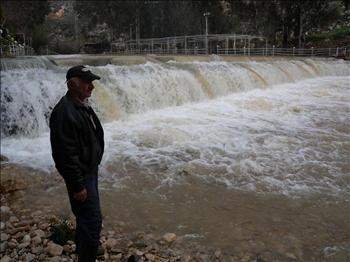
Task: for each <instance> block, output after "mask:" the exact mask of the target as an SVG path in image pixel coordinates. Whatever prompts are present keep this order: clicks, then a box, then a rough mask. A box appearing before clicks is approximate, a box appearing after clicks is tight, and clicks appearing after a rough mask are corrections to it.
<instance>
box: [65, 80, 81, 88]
mask: <svg viewBox="0 0 350 262" xmlns="http://www.w3.org/2000/svg"><path fill="white" fill-rule="evenodd" d="M67 86H68V89H76V88H77V87H79V79H78V78H76V77H73V78H71V79H69V80H68V82H67Z"/></svg>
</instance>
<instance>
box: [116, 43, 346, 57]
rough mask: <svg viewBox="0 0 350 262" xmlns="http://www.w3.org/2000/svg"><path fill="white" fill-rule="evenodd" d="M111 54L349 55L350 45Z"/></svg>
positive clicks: (179, 49)
mask: <svg viewBox="0 0 350 262" xmlns="http://www.w3.org/2000/svg"><path fill="white" fill-rule="evenodd" d="M111 53H113V54H118V55H143V54H157V55H169V54H170V55H205V54H217V55H237V56H292V57H293V56H314V57H316V56H318V57H349V56H350V46H346V47H336V48H275V47H269V48H249V47H248V48H246V47H243V48H225V47H224V48H222V47H220V46H216V47H214V48H213V47H212V48H210V49H209V50H208V51H207V50H206V49H205V48H197V47H194V48H186V49H184V48H176V47H175V48H170V49H169V48H167V49H164V48H144V49H141V48H137V49H125V50H113V49H112V52H111Z"/></svg>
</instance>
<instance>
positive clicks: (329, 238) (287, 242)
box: [0, 159, 350, 262]
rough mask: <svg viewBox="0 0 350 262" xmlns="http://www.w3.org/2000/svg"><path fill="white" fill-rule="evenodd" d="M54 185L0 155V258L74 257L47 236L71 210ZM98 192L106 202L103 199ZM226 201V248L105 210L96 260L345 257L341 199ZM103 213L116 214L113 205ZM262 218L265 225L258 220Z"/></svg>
mask: <svg viewBox="0 0 350 262" xmlns="http://www.w3.org/2000/svg"><path fill="white" fill-rule="evenodd" d="M59 185H60V187H62V181H61V180H60V177H59V176H58V175H48V174H43V173H41V172H40V171H38V170H33V169H30V168H28V167H21V166H19V165H14V164H10V163H8V162H7V161H6V159H2V164H1V186H0V192H1V245H0V262H6V261H28V262H29V261H76V254H75V243H74V241H73V240H74V238H71V239H67V238H66V239H65V240H64V241H63V242H62V240H61V242H60V243H58V242H59V241H57V238H56V239H55V238H54V237H53V234H54V232H55V228H57V225H62V222H63V221H64V222H65V226H66V227H67V228H68V230H70V231H71V232H74V227H75V225H74V218H73V217H72V215H71V213H70V212H68V215H67V216H64V215H62V214H63V213H64V212H60V211H62V210H60V209H61V208H62V206H67V207H68V202H67V203H66V202H65V201H67V199H65V200H64V199H63V202H64V203H63V202H62V200H61V204H57V202H56V204H55V202H52V200H53V197H52V195H51V196H50V195H49V194H50V192H51V194H54V195H55V196H57V194H59V193H57V192H62V191H55V190H57V187H58V186H59ZM55 188H56V189H55ZM61 190H62V189H61ZM206 190H208V189H206ZM53 191H54V193H52V192H53ZM193 194H195V193H193ZM206 194H209V192H208V191H206ZM104 197H105V205H107V204H108V201H107V200H108V199H109V198H106V195H105V196H104ZM39 198H40V199H39ZM45 198H47V199H45ZM56 198H57V197H56ZM62 198H63V197H62ZM35 199H37V200H38V201H36V202H35V201H34V200H35ZM112 199H116V198H110V201H111V200H112ZM232 199H236V200H237V204H235V202H233V201H232V202H231V205H232V209H233V210H234V214H236V215H235V216H234V217H238V218H239V217H242V220H240V219H239V220H237V222H235V227H234V228H233V230H232V231H230V232H227V233H228V234H229V235H232V236H233V239H237V240H235V242H232V243H231V242H225V243H228V245H226V246H228V248H227V247H226V248H225V247H224V246H223V248H220V247H218V243H217V241H216V242H215V243H214V242H210V241H209V242H208V241H207V242H200V241H195V239H192V238H190V239H189V238H188V236H186V235H183V234H181V233H178V232H166V231H164V230H163V231H162V230H161V231H159V230H153V229H152V228H149V227H145V228H144V231H142V230H141V231H136V230H133V229H130V228H129V227H128V220H124V222H123V220H118V219H113V218H111V217H110V214H111V213H109V217H108V218H107V216H106V217H105V219H104V221H105V222H106V223H105V225H104V227H103V230H102V234H101V244H102V249H101V251H102V252H101V254H100V255H99V257H98V261H188V262H189V261H192V262H194V261H197V262H199V261H203V262H205V261H245V262H248V261H259V262H263V261H266V262H267V261H344V262H345V261H350V237H349V233H348V232H350V231H348V228H349V224H348V223H346V222H345V221H348V214H349V213H348V212H347V210H349V203H348V201H347V200H344V201H343V202H342V201H338V202H336V201H334V200H329V203H327V202H324V201H323V200H322V201H319V202H315V201H313V200H308V201H307V202H297V203H296V202H295V200H285V202H281V203H279V200H278V199H273V200H272V201H271V208H270V207H269V205H268V204H270V202H266V201H265V200H264V201H263V202H261V200H259V199H258V198H254V197H253V198H251V199H250V198H248V197H246V196H244V195H242V194H238V196H237V197H235V198H232ZM258 201H260V202H258ZM50 202H52V203H51V205H49V204H48V203H50ZM263 204H264V205H265V206H263ZM124 205H127V206H128V209H130V208H131V206H129V205H128V204H127V203H126V204H124ZM293 205H294V206H293ZM262 207H263V210H262ZM276 207H278V208H276ZM114 208H118V207H117V206H116V205H115V206H114ZM320 208H321V209H320ZM320 210H321V211H320ZM110 212H112V213H114V212H117V213H118V214H119V215H121V214H123V213H122V211H121V210H120V207H119V210H118V209H117V210H115V211H112V210H111V211H110ZM178 212H180V213H181V211H178ZM216 212H217V213H218V211H216ZM153 214H154V216H157V214H156V213H153ZM135 215H136V216H137V214H135ZM197 215H198V214H197ZM217 216H218V219H219V221H221V225H219V224H216V232H217V233H218V234H219V233H223V232H224V231H223V230H224V228H227V226H225V225H224V224H226V223H228V222H229V220H226V219H225V217H224V216H220V215H217ZM142 218H143V219H146V217H142ZM265 220H266V221H267V224H266V223H264V224H262V225H261V226H259V223H261V221H265ZM240 221H243V222H240ZM244 221H248V222H244ZM165 228H166V227H165Z"/></svg>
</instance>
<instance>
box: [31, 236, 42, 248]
mask: <svg viewBox="0 0 350 262" xmlns="http://www.w3.org/2000/svg"><path fill="white" fill-rule="evenodd" d="M32 243H33V244H34V245H35V246H37V245H39V244H40V243H41V237H40V236H35V237H33V238H32Z"/></svg>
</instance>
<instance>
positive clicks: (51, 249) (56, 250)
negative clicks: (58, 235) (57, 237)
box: [47, 243, 63, 257]
mask: <svg viewBox="0 0 350 262" xmlns="http://www.w3.org/2000/svg"><path fill="white" fill-rule="evenodd" d="M47 252H48V253H49V254H50V255H51V256H53V257H55V256H60V255H61V254H62V252H63V247H62V246H61V245H58V244H55V243H50V244H48V245H47Z"/></svg>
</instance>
